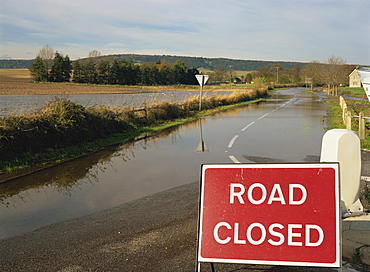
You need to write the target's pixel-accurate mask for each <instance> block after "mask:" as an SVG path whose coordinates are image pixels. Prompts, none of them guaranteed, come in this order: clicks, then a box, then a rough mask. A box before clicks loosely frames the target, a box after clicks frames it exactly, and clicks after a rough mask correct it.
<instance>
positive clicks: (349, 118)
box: [339, 96, 370, 139]
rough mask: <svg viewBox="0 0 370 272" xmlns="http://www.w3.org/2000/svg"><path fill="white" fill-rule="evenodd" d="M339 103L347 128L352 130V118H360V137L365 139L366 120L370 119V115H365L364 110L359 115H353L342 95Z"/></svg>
mask: <svg viewBox="0 0 370 272" xmlns="http://www.w3.org/2000/svg"><path fill="white" fill-rule="evenodd" d="M339 105H340V107H341V108H342V118H343V122H344V124H345V125H346V128H347V129H351V130H352V118H358V136H359V137H360V139H365V137H366V131H365V121H366V120H370V117H365V116H364V113H363V112H360V113H359V115H352V114H351V111H349V110H348V107H347V103H346V101H345V100H344V98H343V97H342V96H340V97H339Z"/></svg>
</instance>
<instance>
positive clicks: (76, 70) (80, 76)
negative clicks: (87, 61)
mask: <svg viewBox="0 0 370 272" xmlns="http://www.w3.org/2000/svg"><path fill="white" fill-rule="evenodd" d="M73 82H76V83H85V82H84V71H83V68H82V65H81V62H80V60H76V61H75V62H74V63H73Z"/></svg>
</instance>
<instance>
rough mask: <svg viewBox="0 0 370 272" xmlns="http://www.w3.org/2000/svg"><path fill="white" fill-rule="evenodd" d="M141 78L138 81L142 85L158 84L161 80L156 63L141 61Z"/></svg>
mask: <svg viewBox="0 0 370 272" xmlns="http://www.w3.org/2000/svg"><path fill="white" fill-rule="evenodd" d="M140 71H141V78H140V82H141V83H142V84H144V85H158V84H160V81H161V74H160V72H159V69H158V64H156V63H154V62H147V63H143V64H142V65H141V66H140Z"/></svg>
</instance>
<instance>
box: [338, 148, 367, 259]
mask: <svg viewBox="0 0 370 272" xmlns="http://www.w3.org/2000/svg"><path fill="white" fill-rule="evenodd" d="M361 161H362V166H361V188H362V189H363V187H364V186H365V184H367V185H368V186H369V187H370V151H369V150H365V149H363V150H362V152H361ZM361 202H362V204H363V206H364V211H365V212H366V214H364V215H361V216H354V217H348V218H345V219H343V220H342V255H343V257H345V258H348V259H349V260H353V261H357V262H362V263H364V264H367V265H370V214H369V211H370V205H369V204H368V203H365V201H363V200H362V201H361Z"/></svg>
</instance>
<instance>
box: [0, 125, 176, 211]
mask: <svg viewBox="0 0 370 272" xmlns="http://www.w3.org/2000/svg"><path fill="white" fill-rule="evenodd" d="M178 130H179V127H178V126H176V127H171V128H167V129H165V130H162V131H160V132H158V133H156V134H152V137H151V138H150V140H149V139H144V140H142V141H138V142H134V141H128V142H126V143H124V144H121V145H117V146H112V147H109V148H106V149H104V150H101V151H98V152H95V153H92V154H89V155H88V156H84V157H82V158H78V159H74V160H71V161H68V162H65V163H63V164H60V165H57V166H54V167H51V168H48V169H46V170H44V171H38V172H36V173H33V174H30V175H26V176H24V177H21V178H16V179H13V180H11V182H5V183H0V201H1V204H5V205H6V206H7V207H9V206H12V207H15V205H16V203H17V201H12V200H14V198H13V196H14V195H18V196H20V194H21V192H23V191H27V190H29V189H39V188H42V187H45V186H47V187H50V188H52V190H54V191H55V192H58V193H62V194H63V195H71V194H72V193H71V192H72V191H73V190H75V189H76V188H78V187H81V186H82V185H83V184H84V183H90V184H93V183H97V182H99V178H98V176H99V173H104V172H105V171H107V169H108V168H110V169H113V170H114V168H115V167H116V165H115V163H113V160H115V159H117V158H118V159H119V160H121V161H122V162H124V163H127V162H128V161H130V160H131V159H134V158H135V152H136V151H137V150H138V149H142V150H146V149H147V147H148V145H149V143H151V144H153V145H154V146H156V140H157V139H164V138H167V137H168V136H169V135H171V137H170V139H171V140H172V143H174V142H175V141H176V138H177V137H179V134H178V133H176V131H178ZM40 191H42V190H40ZM20 198H21V199H24V196H20Z"/></svg>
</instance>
